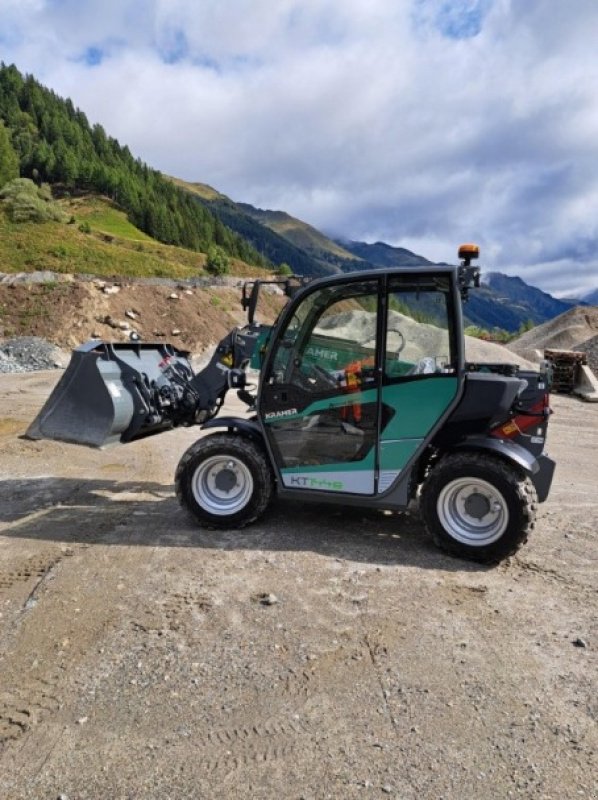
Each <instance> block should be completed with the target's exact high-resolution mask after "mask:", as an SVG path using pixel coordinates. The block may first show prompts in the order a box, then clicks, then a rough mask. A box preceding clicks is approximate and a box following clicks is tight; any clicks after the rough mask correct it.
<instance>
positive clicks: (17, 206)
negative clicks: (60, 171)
mask: <svg viewBox="0 0 598 800" xmlns="http://www.w3.org/2000/svg"><path fill="white" fill-rule="evenodd" d="M0 198H1V199H2V200H3V204H4V207H5V209H6V212H7V214H8V217H9V219H10V220H12V222H50V221H54V222H64V219H65V215H64V213H63V211H62V209H61V208H60V206H59V205H58V203H56V202H55V201H54V200H53V199H52V192H51V190H50V187H49V186H48V185H47V184H43V185H42V186H36V185H35V183H33V181H32V180H29V178H15V180H13V181H10V182H9V183H7V184H6V186H4V187H3V189H2V191H1V192H0Z"/></svg>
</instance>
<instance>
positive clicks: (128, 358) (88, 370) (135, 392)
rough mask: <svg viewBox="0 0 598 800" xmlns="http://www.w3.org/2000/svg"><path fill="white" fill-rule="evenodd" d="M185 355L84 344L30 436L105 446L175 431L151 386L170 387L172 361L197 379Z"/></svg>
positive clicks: (166, 349) (160, 348)
mask: <svg viewBox="0 0 598 800" xmlns="http://www.w3.org/2000/svg"><path fill="white" fill-rule="evenodd" d="M186 356H187V353H184V352H182V351H178V350H176V349H175V348H173V347H171V346H170V345H162V344H145V343H144V344H142V343H139V342H134V343H133V342H132V343H130V344H113V343H105V342H101V341H97V340H96V341H91V342H87V343H86V344H84V345H81V346H80V347H78V348H77V349H76V350H74V351H73V354H72V356H71V361H70V363H69V365H68V367H67V369H66V371H65V373H64V375H63V376H62V378H61V379H60V381H59V382H58V384H57V385H56V387H55V388H54V391H53V392H52V394H51V395H50V397H49V398H48V400H47V401H46V403H45V404H44V406H43V408H42V409H41V411H40V412H39V414H38V415H37V417H36V418H35V419H34V420H33V422H32V423H31V425H30V426H29V428H28V429H27V431H26V433H25V436H26V438H28V439H56V440H58V441H62V442H73V443H75V444H84V445H89V446H91V447H102V446H103V445H107V444H115V443H117V442H128V441H131V440H132V439H136V438H139V437H141V436H146V435H148V434H149V433H156V432H158V431H159V430H164V429H165V428H169V427H172V425H171V423H170V421H168V420H165V418H164V416H163V415H160V414H156V413H155V411H156V409H155V408H154V407H153V403H152V392H151V387H152V386H156V385H158V386H159V385H160V384H161V383H168V381H167V379H166V378H165V377H164V367H165V366H167V365H171V364H172V363H173V362H174V363H176V364H177V365H178V366H179V367H180V368H182V369H184V370H185V371H187V370H188V374H189V375H191V376H192V375H193V372H192V370H191V367H190V365H189V362H188V361H187V358H186Z"/></svg>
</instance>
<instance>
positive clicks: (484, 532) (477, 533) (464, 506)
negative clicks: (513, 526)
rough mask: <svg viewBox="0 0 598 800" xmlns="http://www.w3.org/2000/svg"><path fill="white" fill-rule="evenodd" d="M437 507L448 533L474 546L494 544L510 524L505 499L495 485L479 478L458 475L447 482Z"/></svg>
mask: <svg viewBox="0 0 598 800" xmlns="http://www.w3.org/2000/svg"><path fill="white" fill-rule="evenodd" d="M436 509H437V512H438V517H439V519H440V523H441V525H442V527H443V528H444V529H445V531H446V532H447V533H448V534H449V536H451V537H452V538H453V539H455V540H456V541H457V542H461V544H467V545H471V546H473V547H485V546H486V545H489V544H493V543H494V542H496V541H497V540H498V539H500V537H501V536H502V535H503V533H504V532H505V530H506V527H507V525H508V523H509V509H508V506H507V503H506V501H505V498H504V497H503V496H502V494H501V493H500V492H499V491H498V489H497V488H496V487H495V486H493V485H492V484H491V483H488V482H487V481H483V480H481V479H479V478H457V479H456V480H454V481H451V482H450V483H447V485H446V486H445V487H444V489H443V490H442V491H441V492H440V495H439V496H438V501H437V504H436Z"/></svg>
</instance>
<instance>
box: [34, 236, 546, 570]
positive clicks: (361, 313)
mask: <svg viewBox="0 0 598 800" xmlns="http://www.w3.org/2000/svg"><path fill="white" fill-rule="evenodd" d="M478 255H479V250H478V248H477V247H476V246H475V245H463V246H462V247H461V248H459V258H460V259H461V263H460V265H459V266H456V267H451V266H430V267H417V268H405V269H402V268H401V269H384V270H372V271H368V272H355V273H348V274H346V273H345V274H341V275H336V276H333V277H327V278H322V279H318V280H313V281H307V280H304V279H299V278H294V277H291V278H287V279H284V280H283V279H281V280H279V281H259V280H256V281H252V282H248V283H246V284H245V285H244V286H243V291H242V304H243V307H244V308H245V309H246V310H247V312H248V322H247V325H246V326H245V327H243V328H240V329H238V328H235V329H233V330H232V331H231V333H230V334H228V335H227V336H226V337H225V338H224V339H223V340H222V341H221V342H220V344H219V345H218V346H217V348H216V350H215V352H214V355H213V357H212V359H211V361H210V362H209V364H208V365H207V366H206V367H205V369H203V370H201V371H200V372H198V373H197V374H194V372H193V370H192V368H191V365H190V362H189V360H188V355H189V354H188V353H186V352H183V351H181V350H178V349H176V348H174V347H172V346H170V345H164V344H150V343H144V342H141V341H132V342H130V343H120V344H114V343H106V342H102V341H99V340H94V341H91V342H88V343H87V344H84V345H82V346H81V347H79V348H77V349H76V350H75V351H74V352H73V355H72V358H71V362H70V364H69V366H68V368H67V370H66V371H65V373H64V375H63V377H62V379H61V380H60V381H59V383H58V384H57V386H56V388H55V389H54V391H53V393H52V394H51V396H50V397H49V399H48V401H47V402H46V403H45V405H44V407H43V408H42V410H41V411H40V413H39V414H38V416H37V417H36V419H35V420H34V421H33V422H32V424H31V426H30V427H29V430H28V431H27V435H28V436H29V437H30V438H35V439H41V438H48V439H58V440H62V441H67V442H74V443H78V444H86V445H91V446H96V447H101V446H103V445H105V444H110V443H116V442H121V443H126V442H131V441H134V440H135V439H138V438H140V437H142V436H146V435H148V434H151V433H158V432H161V431H164V430H167V429H170V428H172V427H175V426H178V425H186V426H189V425H196V424H198V425H200V426H201V427H202V429H204V430H209V431H210V433H209V435H206V436H202V437H201V438H199V439H198V440H197V441H196V442H195V443H194V444H192V445H191V446H190V447H189V449H188V450H187V451H186V452H185V453H184V454H183V456H182V458H181V460H180V462H179V465H178V467H177V470H176V476H175V485H176V492H177V495H178V497H179V499H180V501H181V503H182V505H183V506H184V507H185V508H186V509H187V510H188V511H189V512H190V514H191V515H192V516H193V518H194V519H195V520H196V522H197V523H199V525H200V526H203V527H208V528H229V529H231V528H242V527H244V526H245V525H248V524H249V523H252V522H254V521H255V520H257V519H258V518H259V517H261V515H262V514H263V513H264V512H265V511H266V509H267V507H268V505H269V503H270V502H271V500H272V498H273V496H274V495H275V494H277V495H278V497H279V498H281V499H287V498H288V499H294V500H300V501H302V502H303V501H305V502H307V501H314V502H317V503H323V502H325V503H336V504H342V505H344V506H359V507H367V508H376V509H380V510H389V511H401V510H405V509H406V508H407V506H408V504H409V503H410V502H411V501H412V500H413V499H414V498H416V499H417V500H418V502H419V507H420V509H421V513H422V515H423V519H424V521H425V524H426V527H427V528H428V530H429V532H430V533H431V535H432V537H433V538H434V540H435V542H436V543H437V544H438V545H439V546H440V547H441V548H443V549H444V550H446V551H448V552H449V553H451V554H453V555H456V556H459V557H462V558H467V559H471V560H474V561H478V562H485V563H495V562H498V561H500V560H501V559H503V558H505V557H507V556H509V555H510V554H512V553H514V552H515V551H516V550H517V548H518V547H519V546H520V545H521V544H522V543H523V542H525V540H526V539H527V537H528V535H529V533H530V531H531V530H532V528H533V527H534V523H535V517H536V510H537V506H538V503H539V502H542V501H544V500H545V499H546V497H547V495H548V492H549V490H550V485H551V482H552V477H553V473H554V467H555V464H554V462H553V461H552V460H551V459H550V458H549V457H548V456H547V455H546V454H545V452H544V444H545V438H546V428H547V424H548V419H549V414H550V408H549V386H548V376H547V374H546V373H545V371H543V370H542V369H541V371H540V372H532V371H523V370H520V369H519V368H518V366H517V365H512V364H511V365H505V364H478V363H468V362H466V360H465V353H464V336H463V319H462V308H461V304H462V300H465V299H466V298H467V295H468V292H469V291H470V289H471V288H472V287H475V286H479V281H480V270H479V268H478V267H477V266H472V263H471V262H472V260H473V259H476V258H478ZM263 283H280V284H281V285H282V287H283V288H284V291H285V294H286V295H287V297H288V298H289V300H288V302H287V304H286V306H285V307H284V308H283V310H282V311H281V313H280V315H279V317H278V319H277V321H276V322H275V323H274V325H272V326H267V325H261V324H259V323H258V322H256V321H255V318H254V317H255V312H256V306H257V301H258V296H259V292H260V287H261V286H262V285H263ZM249 367H253V368H256V369H259V383H258V389H257V392H256V393H252V392H250V391H249V390H248V386H249V384H248V380H247V369H248V368H249ZM229 389H236V390H237V392H238V395H239V397H240V398H241V400H242V401H244V402H245V403H246V404H247V405H248V406H249V408H250V411H251V414H250V415H249V416H247V417H231V416H217V415H218V412H219V411H220V409H221V408H222V405H223V402H224V398H225V395H226V393H227V391H228V390H229Z"/></svg>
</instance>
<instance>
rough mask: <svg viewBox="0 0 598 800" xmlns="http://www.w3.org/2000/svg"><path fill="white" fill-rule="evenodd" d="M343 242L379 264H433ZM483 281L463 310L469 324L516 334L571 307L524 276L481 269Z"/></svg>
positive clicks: (406, 253) (397, 251) (380, 246)
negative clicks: (529, 282)
mask: <svg viewBox="0 0 598 800" xmlns="http://www.w3.org/2000/svg"><path fill="white" fill-rule="evenodd" d="M342 245H343V247H344V248H346V249H347V250H349V251H350V252H351V253H353V254H354V255H356V256H358V257H359V258H362V259H364V262H367V263H369V264H373V265H374V266H377V267H384V268H389V267H418V266H422V267H424V266H430V265H431V264H432V263H433V262H431V261H428V259H426V258H424V257H423V256H419V255H416V254H415V253H412V252H411V251H410V250H406V249H405V248H403V247H392V246H391V245H388V244H385V243H384V242H376V244H366V243H365V242H345V241H343V242H342ZM482 280H483V283H482V285H481V286H480V288H479V289H475V290H473V291H472V292H470V293H469V301H468V302H467V304H466V305H465V307H464V309H463V313H464V317H465V322H466V323H467V324H470V325H476V326H478V327H480V328H485V329H487V330H491V329H492V328H501V329H503V330H506V331H509V332H510V333H514V332H515V331H518V330H519V329H520V328H521V326H522V325H525V324H527V323H528V322H530V321H531V322H533V323H534V324H538V323H541V322H545V321H546V320H549V319H552V318H553V317H556V316H558V315H559V314H562V313H563V312H564V311H567V310H568V309H569V308H570V307H571V303H567V302H565V301H562V300H556V299H555V298H554V297H552V296H551V295H549V294H547V293H546V292H543V291H541V290H540V289H536V288H535V287H533V286H529V285H528V284H527V283H525V281H523V280H521V278H513V277H509V276H508V275H503V274H502V273H500V272H486V273H485V272H483V271H482Z"/></svg>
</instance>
